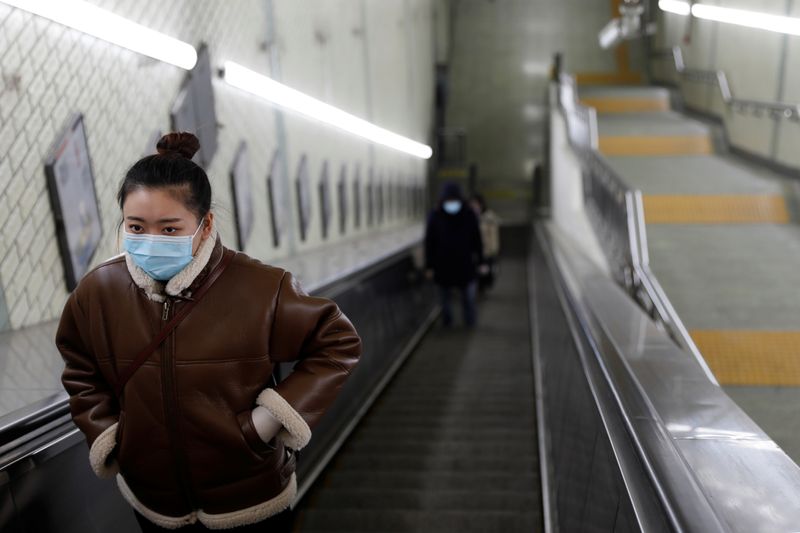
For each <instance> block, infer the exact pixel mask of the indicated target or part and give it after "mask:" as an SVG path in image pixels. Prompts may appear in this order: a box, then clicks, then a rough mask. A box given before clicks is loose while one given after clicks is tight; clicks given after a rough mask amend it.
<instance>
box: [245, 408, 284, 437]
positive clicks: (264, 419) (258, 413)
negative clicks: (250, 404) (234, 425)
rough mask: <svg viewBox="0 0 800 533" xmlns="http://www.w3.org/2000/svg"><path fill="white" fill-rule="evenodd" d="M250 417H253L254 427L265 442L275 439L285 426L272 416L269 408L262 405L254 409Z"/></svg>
mask: <svg viewBox="0 0 800 533" xmlns="http://www.w3.org/2000/svg"><path fill="white" fill-rule="evenodd" d="M250 417H251V418H252V419H253V427H254V428H255V429H256V433H258V436H259V437H260V438H261V440H263V441H264V442H269V441H271V440H272V439H274V438H275V435H277V434H278V432H279V431H280V430H281V428H282V427H283V425H282V424H281V423H280V422H279V421H278V419H277V418H275V417H274V416H272V413H270V412H269V409H267V408H266V407H262V406H260V405H259V406H257V407H256V408H255V409H253V412H252V413H250Z"/></svg>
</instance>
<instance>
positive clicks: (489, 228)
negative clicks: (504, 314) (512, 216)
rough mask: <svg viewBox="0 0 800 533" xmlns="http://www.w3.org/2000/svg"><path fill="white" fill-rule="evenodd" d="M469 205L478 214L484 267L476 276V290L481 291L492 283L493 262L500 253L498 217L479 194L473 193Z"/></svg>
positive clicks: (493, 273)
mask: <svg viewBox="0 0 800 533" xmlns="http://www.w3.org/2000/svg"><path fill="white" fill-rule="evenodd" d="M469 205H470V207H472V210H473V211H475V214H476V215H477V216H478V224H479V226H480V228H481V241H482V242H483V257H484V261H485V262H486V269H485V270H484V271H481V272H480V275H479V276H478V290H479V291H480V292H481V293H483V291H485V290H486V289H489V288H491V287H492V285H494V277H495V262H496V260H497V256H498V254H499V253H500V219H499V218H498V217H497V215H496V214H495V213H494V211H492V210H491V209H489V208H488V207H487V206H486V200H484V198H483V196H481V195H480V194H475V195H473V196H472V198H471V199H470V201H469Z"/></svg>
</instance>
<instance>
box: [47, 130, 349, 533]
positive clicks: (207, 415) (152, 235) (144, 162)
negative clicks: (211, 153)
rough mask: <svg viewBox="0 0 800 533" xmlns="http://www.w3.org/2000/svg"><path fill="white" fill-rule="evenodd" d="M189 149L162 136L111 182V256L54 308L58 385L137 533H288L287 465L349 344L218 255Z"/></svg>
mask: <svg viewBox="0 0 800 533" xmlns="http://www.w3.org/2000/svg"><path fill="white" fill-rule="evenodd" d="M199 147H200V145H199V142H198V140H197V138H196V137H195V136H194V135H192V134H189V133H170V134H168V135H165V136H164V137H162V138H161V140H160V141H159V142H158V153H157V154H154V155H151V156H147V157H144V158H143V159H141V160H139V161H138V162H137V163H135V164H134V165H133V166H132V167H131V168H130V170H129V171H128V172H127V175H126V176H125V179H124V180H123V182H122V185H121V187H120V190H119V194H118V201H119V205H120V208H121V210H122V217H123V221H122V244H123V248H124V253H123V254H122V255H120V256H118V257H116V258H113V259H111V260H109V261H107V262H105V263H103V264H101V265H100V266H98V267H97V268H95V269H94V270H92V271H91V272H89V273H88V274H87V275H86V276H84V278H83V279H82V280H81V282H80V283H79V285H78V287H77V288H76V289H75V291H74V292H73V293H72V294H71V295H70V297H69V299H68V301H67V304H66V306H65V308H64V312H63V314H62V316H61V322H60V324H59V327H58V331H57V334H56V345H57V347H58V349H59V351H60V352H61V355H62V357H63V358H64V362H65V368H64V372H63V375H62V383H63V385H64V388H65V389H66V391H67V392H68V393H69V396H70V409H71V413H72V418H73V420H74V421H75V424H76V425H77V426H78V428H79V429H80V430H81V431H82V432H83V433H84V434H85V435H86V439H87V442H88V444H89V462H90V464H91V466H92V468H93V470H94V471H95V473H96V474H97V475H98V476H101V477H112V476H116V480H117V484H118V486H119V489H120V492H121V493H122V495H123V497H124V498H125V499H126V500H127V501H128V502H129V503H130V504H131V506H132V507H133V509H134V511H135V515H136V518H137V520H138V522H139V524H140V526H141V528H142V530H143V531H145V532H147V531H163V530H178V531H184V530H185V531H207V530H218V529H232V530H234V531H289V530H290V529H291V527H292V515H291V511H290V510H289V508H290V505H291V503H292V501H293V500H294V497H295V494H296V491H297V481H296V478H295V466H296V455H295V452H296V451H297V450H300V449H301V448H303V446H305V445H306V444H307V443H308V441H309V439H310V438H311V434H312V430H313V428H314V426H315V425H316V424H317V422H318V421H319V420H320V418H321V416H322V414H323V413H324V412H325V410H326V409H327V408H328V406H330V405H331V403H332V402H333V400H334V398H335V397H336V395H337V393H338V391H339V390H340V388H341V387H342V385H343V383H344V381H345V380H346V379H347V376H348V375H349V374H350V372H351V371H352V370H353V368H354V367H355V365H356V363H357V360H358V357H359V355H360V353H361V341H360V339H359V337H358V334H357V333H356V331H355V329H354V328H353V326H352V324H351V323H350V322H349V321H348V319H347V318H346V317H345V316H344V315H343V314H342V312H341V311H340V310H339V308H338V307H337V306H336V304H335V303H334V302H332V301H330V300H326V299H323V298H316V297H311V296H308V295H307V294H306V293H305V292H303V290H302V289H301V288H300V286H299V285H298V283H297V281H296V280H295V279H294V278H293V277H292V275H291V274H290V273H289V272H285V271H283V270H281V269H278V268H274V267H271V266H268V265H265V264H263V263H260V262H259V261H257V260H255V259H252V258H250V257H248V256H246V255H245V254H243V253H240V252H235V251H233V250H229V249H227V248H225V247H224V246H223V245H222V242H221V240H220V238H219V235H218V233H217V228H216V224H215V217H214V213H213V211H212V210H211V185H210V183H209V180H208V177H207V176H206V173H205V172H204V171H203V169H202V168H200V167H199V166H198V165H196V164H195V163H194V162H192V160H191V158H192V156H194V154H195V153H196V152H197V150H198V149H199ZM285 362H295V363H296V364H295V366H294V370H293V371H292V373H291V374H289V376H287V377H286V379H284V380H283V381H281V382H280V383H275V382H274V380H273V379H272V374H273V369H274V368H275V366H276V365H277V364H279V363H285Z"/></svg>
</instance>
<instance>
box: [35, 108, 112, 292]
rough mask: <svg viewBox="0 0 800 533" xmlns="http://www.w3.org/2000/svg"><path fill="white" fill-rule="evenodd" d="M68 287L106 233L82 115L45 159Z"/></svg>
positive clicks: (83, 271)
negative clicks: (104, 232) (98, 202)
mask: <svg viewBox="0 0 800 533" xmlns="http://www.w3.org/2000/svg"><path fill="white" fill-rule="evenodd" d="M44 169H45V175H46V176H47V186H48V192H49V194H50V204H51V206H52V208H53V214H54V216H55V223H56V233H57V234H58V245H59V249H60V251H61V259H62V261H63V263H64V277H65V279H66V282H67V289H68V290H70V291H71V290H73V289H74V288H75V287H76V286H77V285H78V281H79V280H80V278H81V277H83V275H84V274H86V272H87V270H88V269H89V264H90V263H91V261H92V257H94V253H95V252H96V251H97V247H98V246H99V244H100V239H101V237H102V236H103V226H102V223H101V220H100V209H99V207H98V205H97V192H96V190H95V185H94V174H93V172H92V162H91V159H90V158H89V145H88V143H87V140H86V129H85V126H84V123H83V115H81V114H77V115H74V116H73V117H72V118H71V119H70V121H69V123H68V125H67V127H66V128H65V129H64V131H62V132H61V135H60V136H59V137H58V138H57V140H56V142H55V144H54V145H53V147H52V148H51V150H50V153H49V155H48V157H47V160H46V162H45V167H44Z"/></svg>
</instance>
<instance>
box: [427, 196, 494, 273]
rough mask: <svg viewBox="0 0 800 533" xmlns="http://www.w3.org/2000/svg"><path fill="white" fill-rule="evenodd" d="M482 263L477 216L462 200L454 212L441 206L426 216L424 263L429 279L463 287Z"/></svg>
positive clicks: (481, 247)
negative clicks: (450, 212) (431, 273)
mask: <svg viewBox="0 0 800 533" xmlns="http://www.w3.org/2000/svg"><path fill="white" fill-rule="evenodd" d="M482 262H483V245H482V243H481V231H480V226H479V225H478V217H477V215H475V212H474V211H472V209H470V208H469V207H468V206H467V204H466V202H463V205H462V206H461V210H460V211H459V212H458V213H456V214H455V215H451V214H449V213H447V212H445V211H444V210H443V209H442V208H441V207H439V208H438V209H436V210H435V211H433V212H432V213H431V214H430V216H429V217H428V227H427V229H426V231H425V263H426V266H427V268H429V269H432V270H433V279H434V281H435V282H436V283H438V284H439V285H443V286H445V287H463V286H465V285H467V284H468V283H469V282H471V281H472V280H474V279H475V278H476V277H477V266H478V265H479V264H481V263H482Z"/></svg>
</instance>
